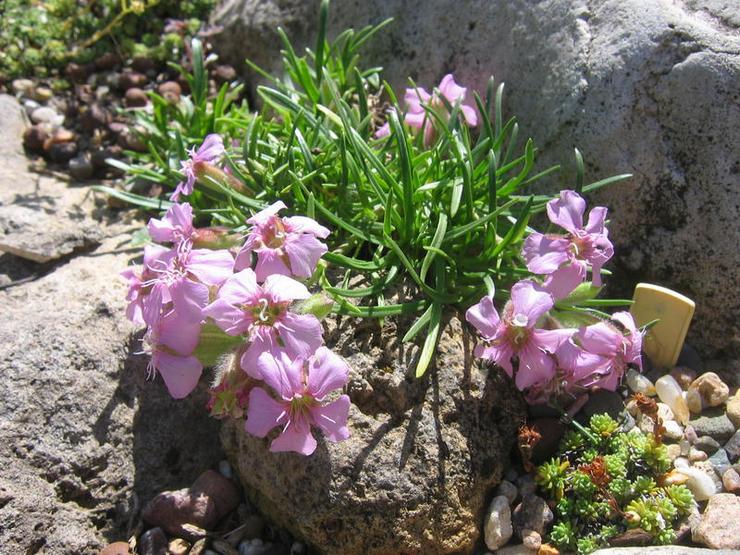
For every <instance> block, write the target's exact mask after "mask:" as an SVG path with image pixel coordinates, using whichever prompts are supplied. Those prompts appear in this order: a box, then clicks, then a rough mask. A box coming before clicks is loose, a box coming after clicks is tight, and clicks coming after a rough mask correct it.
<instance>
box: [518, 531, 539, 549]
mask: <svg viewBox="0 0 740 555" xmlns="http://www.w3.org/2000/svg"><path fill="white" fill-rule="evenodd" d="M522 545H523V546H524V547H526V548H527V549H529V550H530V551H539V549H540V547H541V546H542V536H541V535H540V534H538V533H537V532H535V531H534V530H522Z"/></svg>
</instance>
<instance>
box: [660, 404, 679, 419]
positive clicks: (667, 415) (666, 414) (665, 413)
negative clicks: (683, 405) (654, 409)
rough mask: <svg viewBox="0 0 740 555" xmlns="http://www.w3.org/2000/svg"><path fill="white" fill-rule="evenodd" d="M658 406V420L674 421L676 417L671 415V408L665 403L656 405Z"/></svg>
mask: <svg viewBox="0 0 740 555" xmlns="http://www.w3.org/2000/svg"><path fill="white" fill-rule="evenodd" d="M657 405H658V416H660V419H661V420H662V421H663V422H665V421H666V420H675V419H676V417H675V415H674V414H673V411H672V410H671V407H669V406H668V405H666V404H665V403H657Z"/></svg>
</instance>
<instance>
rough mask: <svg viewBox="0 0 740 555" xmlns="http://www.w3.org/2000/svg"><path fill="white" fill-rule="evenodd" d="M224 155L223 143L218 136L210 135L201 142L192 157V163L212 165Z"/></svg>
mask: <svg viewBox="0 0 740 555" xmlns="http://www.w3.org/2000/svg"><path fill="white" fill-rule="evenodd" d="M223 153H224V141H223V139H222V138H221V136H220V135H218V134H216V133H211V134H210V135H207V136H206V138H205V139H204V140H203V143H202V144H201V145H200V147H198V150H197V152H196V153H195V155H194V156H192V159H193V161H197V162H207V163H209V164H212V163H213V162H215V161H216V160H217V159H218V158H220V157H221V155H222V154H223Z"/></svg>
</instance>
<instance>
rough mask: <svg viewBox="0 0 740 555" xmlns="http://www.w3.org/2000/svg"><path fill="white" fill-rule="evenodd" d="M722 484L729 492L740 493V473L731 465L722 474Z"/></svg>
mask: <svg viewBox="0 0 740 555" xmlns="http://www.w3.org/2000/svg"><path fill="white" fill-rule="evenodd" d="M722 485H723V486H724V487H725V491H728V492H729V493H735V494H740V474H738V472H737V470H735V469H734V468H732V467H730V468H728V469H727V470H725V473H724V474H722Z"/></svg>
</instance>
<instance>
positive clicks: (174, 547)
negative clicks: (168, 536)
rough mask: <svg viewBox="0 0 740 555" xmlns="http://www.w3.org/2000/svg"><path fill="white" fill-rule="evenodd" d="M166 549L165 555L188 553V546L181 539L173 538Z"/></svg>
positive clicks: (185, 554) (183, 554) (184, 554)
mask: <svg viewBox="0 0 740 555" xmlns="http://www.w3.org/2000/svg"><path fill="white" fill-rule="evenodd" d="M167 549H168V551H167V555H187V554H188V551H190V544H189V543H188V542H186V541H185V540H183V539H182V538H175V539H174V540H172V541H171V542H170V545H169V547H168V548H167Z"/></svg>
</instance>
